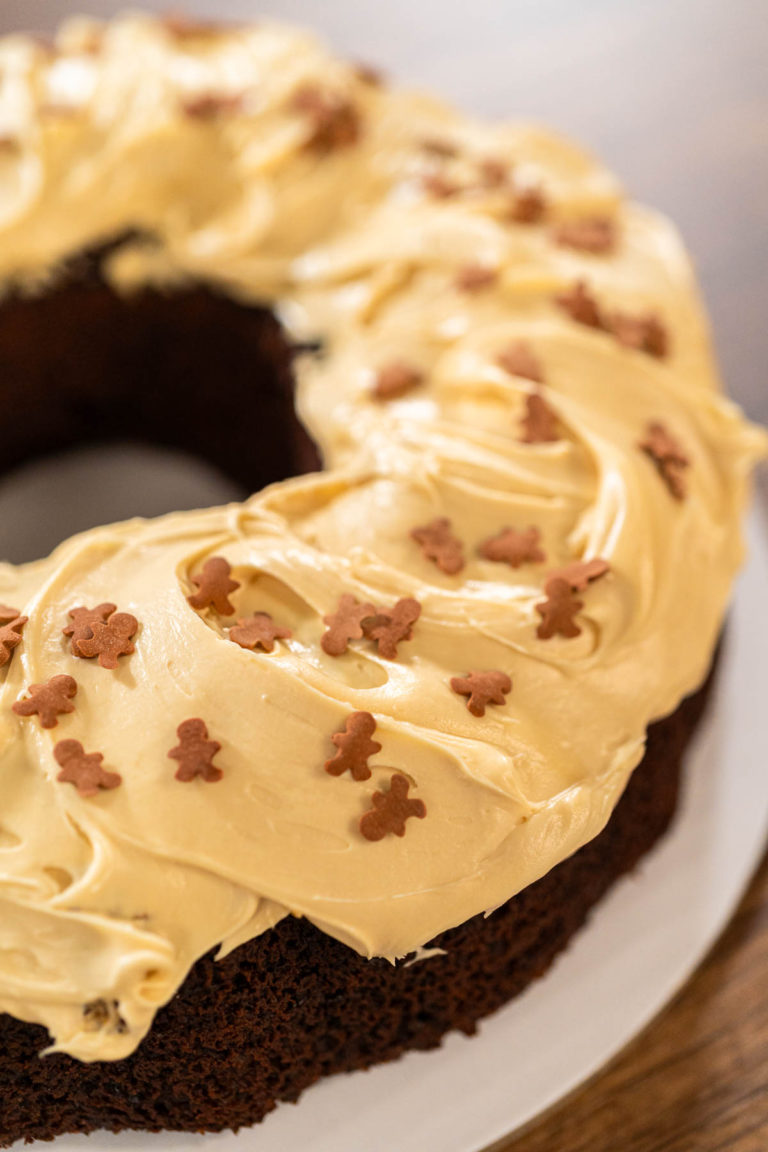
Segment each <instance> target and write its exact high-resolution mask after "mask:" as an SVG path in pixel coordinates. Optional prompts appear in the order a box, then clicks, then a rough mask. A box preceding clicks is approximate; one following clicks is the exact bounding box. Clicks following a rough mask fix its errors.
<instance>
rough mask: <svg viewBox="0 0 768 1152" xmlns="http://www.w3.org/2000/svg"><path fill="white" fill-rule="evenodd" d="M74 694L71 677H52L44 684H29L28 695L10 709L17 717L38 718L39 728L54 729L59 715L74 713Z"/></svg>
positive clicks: (74, 682)
mask: <svg viewBox="0 0 768 1152" xmlns="http://www.w3.org/2000/svg"><path fill="white" fill-rule="evenodd" d="M76 694H77V681H76V680H75V678H74V677H73V676H52V677H51V679H50V680H48V681H47V682H46V683H45V684H30V686H29V695H28V696H26V697H25V698H24V699H23V700H17V701H16V703H15V704H14V705H13V706H12V707H13V711H14V712H15V713H16V715H17V716H39V717H40V726H41V728H55V727H56V725H57V724H58V722H59V721H58V717H59V716H60V715H63V714H64V713H66V712H74V710H75V706H74V704H73V703H72V698H73V697H74V696H75V695H76Z"/></svg>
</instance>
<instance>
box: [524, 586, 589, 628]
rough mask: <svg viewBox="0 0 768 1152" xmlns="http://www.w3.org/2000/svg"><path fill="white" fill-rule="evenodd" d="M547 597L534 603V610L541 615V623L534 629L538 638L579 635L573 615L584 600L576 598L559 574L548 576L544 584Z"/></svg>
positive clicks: (580, 607) (582, 604)
mask: <svg viewBox="0 0 768 1152" xmlns="http://www.w3.org/2000/svg"><path fill="white" fill-rule="evenodd" d="M544 592H545V595H546V597H547V599H546V600H543V601H542V602H541V603H539V604H537V605H536V611H537V612H538V614H539V616H541V623H540V624H539V626H538V628H537V629H536V635H537V636H538V637H539V639H540V640H549V639H551V638H552V637H553V636H558V635H559V636H564V637H565V638H566V639H568V640H571V639H573V638H574V637H576V636H580V635H581V628H580V627H579V626H578V624H577V623H576V621H575V619H574V617H575V616H576V614H577V613H578V612H580V611H581V609H582V608H583V607H584V602H583V601H582V600H578V599H577V598H576V596H575V594H574V592H573V589H572V588H571V585H570V584H569V583H568V581H567V580H563V579H562V577H560V576H550V578H549V579H548V580H547V582H546V584H545V585H544Z"/></svg>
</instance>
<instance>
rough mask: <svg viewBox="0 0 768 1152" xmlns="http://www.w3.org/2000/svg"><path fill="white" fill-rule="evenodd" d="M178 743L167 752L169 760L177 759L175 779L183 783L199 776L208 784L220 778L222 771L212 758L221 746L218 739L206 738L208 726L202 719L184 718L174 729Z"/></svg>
mask: <svg viewBox="0 0 768 1152" xmlns="http://www.w3.org/2000/svg"><path fill="white" fill-rule="evenodd" d="M176 735H177V736H178V738H179V743H178V744H177V746H176V747H175V748H172V749H171V751H170V752H169V753H168V758H169V759H170V760H178V762H179V766H178V768H177V769H176V779H177V780H181V781H183V782H184V783H185V784H186V783H188V782H189V781H190V780H194V779H195V778H196V777H197V776H201V777H202V778H203V780H205V781H206V782H207V783H209V784H215V783H216V782H217V781H218V780H221V778H222V776H223V775H224V773H223V772H222V770H221V768H217V767H216V765H215V764H214V763H213V758H214V756H215V755H216V753H217V752H218V751H219V749H220V748H221V744H219V742H218V740H209V739H208V728H207V727H206V724H205V722H204V721H203V720H200V719H199V718H197V717H195V718H193V719H191V720H184V721H182V723H181V724H179V726H178V728H177V729H176Z"/></svg>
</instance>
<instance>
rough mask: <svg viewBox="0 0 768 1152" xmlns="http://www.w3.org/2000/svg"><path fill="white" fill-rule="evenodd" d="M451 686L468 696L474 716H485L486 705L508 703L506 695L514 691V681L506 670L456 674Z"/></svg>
mask: <svg viewBox="0 0 768 1152" xmlns="http://www.w3.org/2000/svg"><path fill="white" fill-rule="evenodd" d="M451 688H453V690H454V692H457V693H458V694H459V696H466V697H467V698H468V699H467V708H468V709H469V711H470V712H471V713H472V715H473V716H485V709H486V705H488V704H506V700H505V699H504V697H505V696H506V695H507V694H508V693H509V692H511V691H512V681H511V679H510V678H509V676H508V675H507V674H506V672H499V671H493V672H469V673H467V675H466V676H454V677H453V678H452V679H451Z"/></svg>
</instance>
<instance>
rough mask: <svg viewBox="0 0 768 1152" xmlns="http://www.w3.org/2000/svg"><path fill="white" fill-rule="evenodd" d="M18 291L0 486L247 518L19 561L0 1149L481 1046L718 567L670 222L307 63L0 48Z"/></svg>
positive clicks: (710, 633) (664, 708)
mask: <svg viewBox="0 0 768 1152" xmlns="http://www.w3.org/2000/svg"><path fill="white" fill-rule="evenodd" d="M0 276H1V277H2V282H3V285H4V294H3V298H2V301H0V395H2V397H3V401H4V410H5V412H6V419H5V421H4V422H3V425H2V428H0V451H1V453H2V455H1V456H0V460H2V465H3V468H4V469H5V470H7V469H8V468H10V467H12V466H14V465H16V464H19V463H21V462H22V461H24V460H27V459H29V458H30V457H31V456H34V455H39V454H40V453H43V452H48V451H51V450H54V449H58V448H62V447H64V446H67V445H71V444H74V443H79V442H84V441H86V440H89V441H104V440H110V439H116V438H125V437H127V436H128V437H130V436H132V437H139V438H143V439H146V440H152V441H155V442H159V443H164V444H171V445H176V446H181V447H183V448H185V449H188V450H191V451H193V452H195V453H197V454H199V455H200V456H202V457H204V458H206V459H207V460H209V461H211V462H213V463H214V464H216V465H217V466H218V467H219V468H220V469H222V470H223V471H224V472H226V473H227V474H228V475H230V476H231V477H233V478H235V479H236V480H238V481H239V482H240V483H241V484H242V485H243V486H244V487H247V488H248V489H249V490H250V491H254V490H256V489H259V488H261V487H262V486H264V485H265V484H266V485H269V486H268V487H266V488H265V490H263V491H260V492H259V493H258V494H257V495H255V496H253V497H251V498H250V499H248V500H246V501H245V502H244V503H242V504H234V505H230V506H227V507H224V508H213V509H205V510H202V511H199V512H194V513H179V514H173V515H169V516H166V517H163V518H161V519H158V520H154V521H139V520H135V521H131V522H128V523H123V524H117V525H112V526H109V527H104V528H99V529H96V530H93V531H88V532H86V533H84V534H82V535H79V536H77V537H75V538H73V539H71V540H68V541H66V542H65V543H63V544H61V545H60V547H58V548H57V549H56V551H55V552H54V553H53V554H52V555H51V556H50V557H49V558H47V559H44V560H41V561H38V562H35V563H31V564H24V565H21V566H14V565H11V564H3V565H0V600H1V601H2V605H0V665H2V667H1V668H0V677H2V680H1V682H0V1144H2V1145H3V1146H6V1145H8V1144H9V1143H11V1142H13V1141H14V1140H17V1139H22V1138H27V1139H30V1138H36V1137H42V1138H50V1137H53V1136H55V1135H57V1134H58V1133H62V1132H88V1131H91V1130H94V1129H96V1128H107V1129H112V1130H119V1129H122V1128H149V1129H161V1128H165V1129H180V1130H190V1131H192V1130H217V1129H222V1128H227V1127H233V1128H236V1127H238V1126H239V1125H243V1124H249V1123H252V1122H253V1121H255V1120H258V1119H261V1118H262V1117H263V1116H264V1115H265V1114H266V1113H267V1112H268V1111H269V1110H270V1109H271V1108H273V1107H274V1106H275V1103H276V1102H277V1101H279V1100H283V1099H295V1098H296V1097H297V1096H298V1095H299V1093H300V1092H301V1091H302V1090H303V1089H304V1088H305V1087H306V1086H307V1085H309V1084H311V1083H312V1082H313V1081H314V1080H316V1079H317V1078H318V1077H319V1076H322V1075H326V1074H328V1073H330V1072H334V1071H337V1070H341V1069H348V1068H356V1067H366V1066H368V1065H370V1064H372V1063H375V1062H377V1061H380V1060H384V1059H390V1058H392V1057H394V1056H397V1055H398V1054H399V1053H401V1052H402V1051H404V1050H405V1049H407V1048H424V1047H430V1046H433V1045H435V1044H437V1043H439V1041H440V1038H441V1036H442V1035H443V1034H444V1033H445V1032H446V1031H447V1030H449V1029H452V1028H460V1029H463V1030H465V1031H468V1032H469V1031H472V1030H473V1029H474V1028H475V1026H476V1023H477V1021H478V1019H479V1018H480V1017H482V1016H483V1015H484V1014H485V1013H487V1012H490V1011H492V1010H493V1009H494V1008H496V1007H498V1006H499V1005H500V1004H502V1003H504V1002H505V1001H506V1000H507V999H508V998H509V997H510V996H512V995H514V994H516V993H517V992H519V991H520V990H521V989H522V988H523V987H525V986H526V984H528V983H529V982H530V981H531V980H532V979H534V978H535V977H536V976H538V975H540V974H541V973H542V972H543V971H544V970H545V969H546V967H547V966H548V964H549V963H550V962H551V960H552V958H553V957H554V956H555V954H556V953H557V952H558V950H559V949H561V948H562V947H563V946H564V945H565V944H566V943H567V941H568V939H569V938H570V937H571V935H572V934H573V932H574V931H575V930H576V929H577V928H578V927H579V925H580V924H581V923H582V922H583V921H584V919H585V917H586V915H587V913H588V912H589V909H590V908H591V907H592V906H593V905H594V904H595V903H596V902H597V901H598V900H599V899H600V897H601V896H602V894H603V893H604V892H605V891H606V889H607V888H608V887H609V886H610V884H611V883H612V882H613V880H614V879H615V878H616V877H617V876H618V875H620V874H621V873H622V872H624V871H626V870H627V869H628V868H631V867H632V866H633V865H634V864H635V863H636V861H637V860H638V859H639V857H640V856H641V855H642V854H643V853H644V852H645V851H647V849H648V848H649V847H650V846H651V845H652V844H653V843H654V841H655V840H656V839H657V838H658V836H659V835H660V834H661V833H662V832H663V831H664V829H665V828H666V827H667V825H668V823H669V821H670V819H671V817H672V814H673V812H674V808H675V802H676V796H677V785H678V774H679V768H680V760H681V756H682V754H683V751H684V749H685V745H686V743H687V741H688V739H689V737H690V735H691V733H692V731H693V729H694V728H695V724H696V721H697V718H698V716H699V714H700V713H701V710H702V708H703V706H704V701H705V697H706V691H707V686H708V674H709V670H710V668H711V666H712V662H713V653H714V651H715V649H716V645H717V641H718V637H719V635H720V632H721V628H722V625H723V619H724V614H725V611H726V607H727V602H728V597H729V593H730V588H731V583H732V580H733V577H734V574H735V573H736V571H737V569H738V567H739V564H740V562H741V559H742V553H743V546H742V535H741V519H742V513H743V510H744V507H745V503H746V500H747V495H748V485H749V474H750V471H751V468H752V466H753V464H754V462H755V461H756V460H757V458H758V457H759V456H760V455H761V454H762V453H763V452H764V451H765V440H764V437H763V435H762V433H761V432H760V431H759V430H757V429H755V428H753V427H751V426H749V425H748V424H747V423H746V422H745V421H744V419H743V418H742V416H741V414H740V413H739V411H738V409H737V408H736V407H735V406H734V405H733V404H732V403H730V402H729V401H728V400H726V399H724V398H723V396H722V395H721V392H720V387H719V383H718V381H717V377H716V373H715V369H714V367H713V362H712V356H711V352H710V348H709V342H708V337H707V330H706V322H705V319H704V317H703V313H702V308H701V306H700V303H699V300H698V297H697V293H696V289H695V285H694V281H693V278H692V274H691V270H690V267H689V263H688V260H687V258H686V256H685V254H684V251H683V249H682V246H681V244H680V241H679V240H678V237H677V235H676V233H675V232H674V230H673V229H672V227H671V226H670V225H669V224H668V223H667V222H666V221H664V220H663V219H661V218H660V217H659V216H657V215H655V214H654V213H652V212H650V211H648V210H647V209H645V208H641V207H638V206H637V205H634V204H631V203H628V202H626V201H625V199H624V198H623V196H622V194H621V191H620V189H619V187H618V185H617V183H616V181H615V180H614V179H613V177H612V176H611V175H610V174H608V173H607V172H606V171H605V170H604V169H603V168H602V167H601V166H600V165H599V164H598V163H596V162H595V161H594V160H593V159H591V158H590V157H588V156H586V155H585V154H584V153H583V152H582V151H581V150H580V149H578V148H576V147H574V146H573V145H572V144H570V143H567V142H566V141H564V140H562V139H560V138H558V137H557V136H555V135H553V134H551V133H550V132H547V131H544V130H541V129H538V128H534V127H530V126H525V125H523V126H509V125H501V126H500V125H489V124H485V123H480V122H477V121H475V120H471V119H469V118H467V117H465V116H463V115H461V114H460V113H458V112H456V111H453V110H452V109H449V108H447V107H446V106H445V105H443V104H442V103H439V102H437V101H435V100H433V99H432V98H430V97H427V96H422V95H417V94H414V93H412V92H403V91H400V90H398V89H396V88H389V87H387V86H386V85H384V84H383V83H382V81H381V80H380V79H379V78H378V77H377V76H376V75H375V74H373V73H372V72H371V71H370V70H369V69H365V68H361V67H359V66H356V65H351V64H349V63H347V62H344V61H341V60H338V59H336V58H334V57H333V56H332V55H330V54H329V53H328V52H327V50H326V49H325V48H324V47H323V46H321V45H319V44H318V43H317V42H316V41H315V39H314V38H313V37H311V36H310V35H308V34H305V33H304V32H302V31H298V30H296V29H293V28H286V27H283V26H281V25H273V24H270V23H262V24H259V25H255V26H229V27H222V26H217V25H214V24H201V23H195V22H190V21H185V20H181V19H176V18H174V19H165V20H160V19H156V18H150V17H148V16H142V15H131V16H125V17H122V18H120V19H117V20H115V21H114V22H111V23H107V24H99V23H96V22H93V21H87V20H73V21H70V22H68V23H66V24H65V25H64V26H63V27H62V28H61V30H60V32H59V34H58V36H57V38H56V41H55V43H53V44H48V43H44V42H40V41H38V40H35V39H32V38H30V37H23V36H15V37H8V38H6V39H5V40H4V41H2V43H0ZM294 386H295V388H296V397H295V402H296V408H297V411H298V415H299V417H300V419H298V418H297V417H296V416H295V415H294V400H293V390H294ZM319 460H322V464H323V469H324V470H322V471H319V470H318V464H319ZM291 476H293V477H294V478H293V479H286V478H287V477H291Z"/></svg>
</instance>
